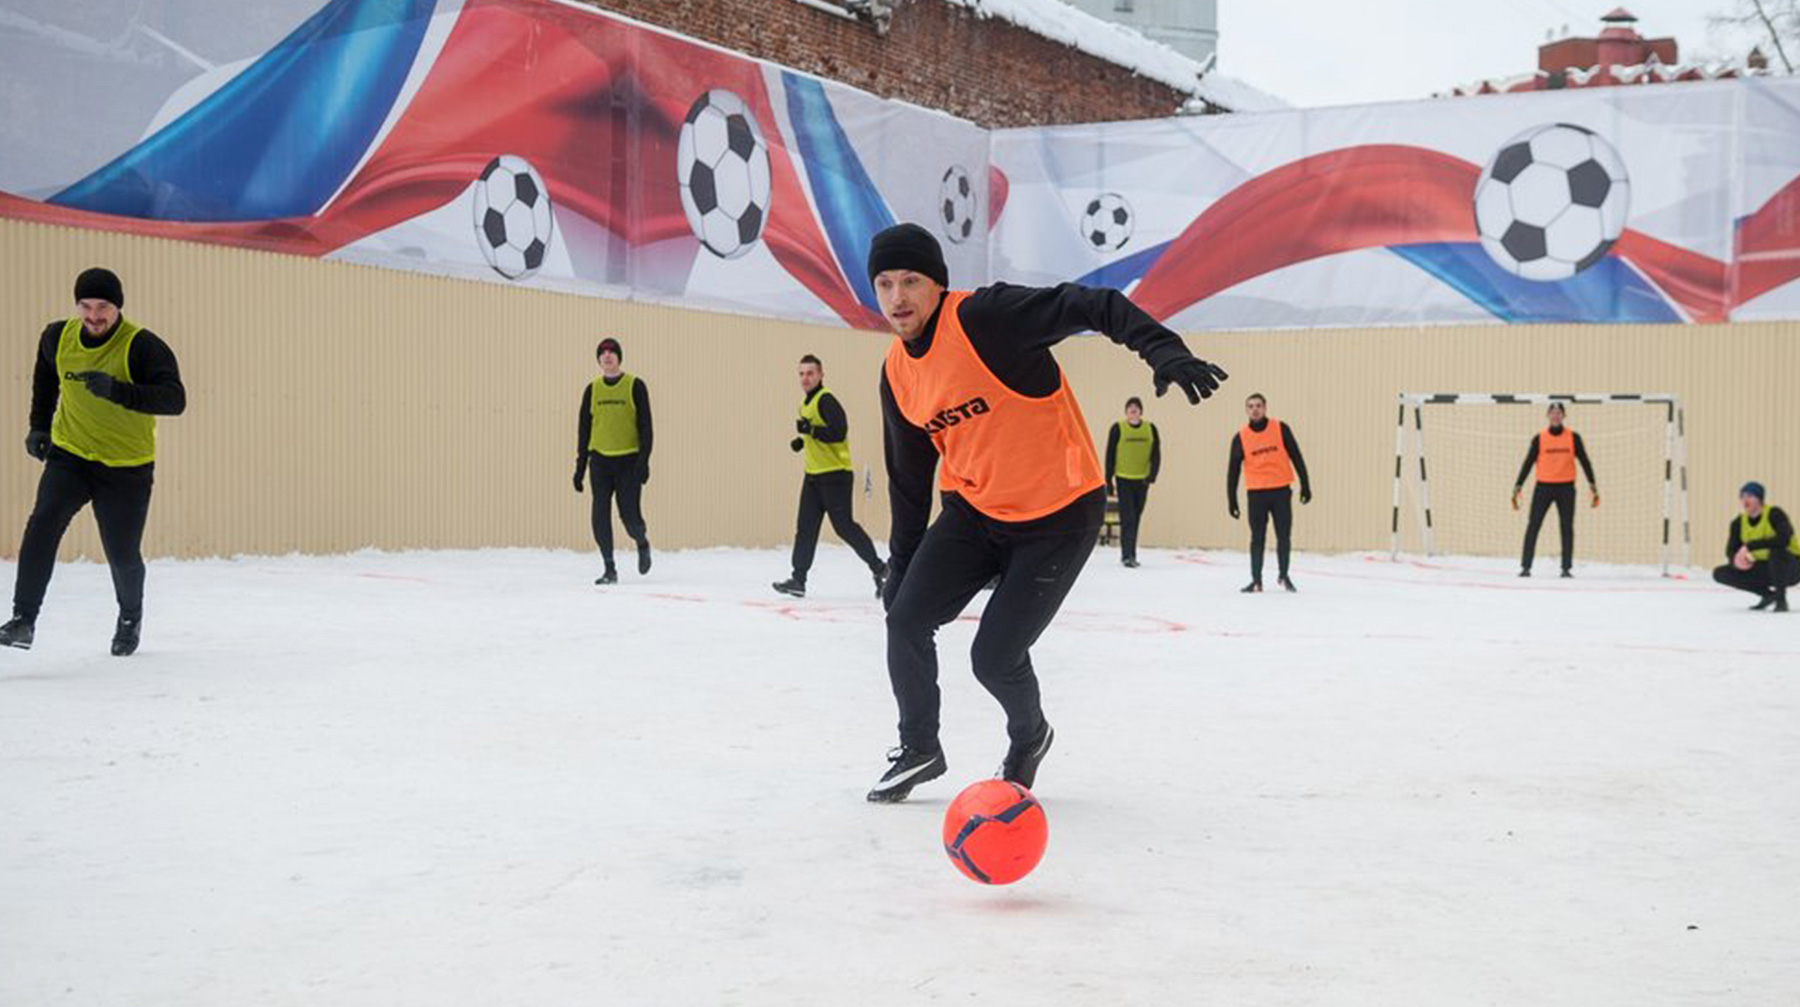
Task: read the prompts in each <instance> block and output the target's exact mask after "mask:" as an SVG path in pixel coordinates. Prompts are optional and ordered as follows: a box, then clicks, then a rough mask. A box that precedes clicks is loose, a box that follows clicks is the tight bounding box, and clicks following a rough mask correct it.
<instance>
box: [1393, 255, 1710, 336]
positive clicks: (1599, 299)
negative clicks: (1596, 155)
mask: <svg viewBox="0 0 1800 1007" xmlns="http://www.w3.org/2000/svg"><path fill="white" fill-rule="evenodd" d="M1389 251H1391V252H1393V253H1394V254H1395V255H1398V256H1400V257H1401V258H1403V259H1405V260H1407V261H1408V262H1411V263H1412V264H1414V265H1416V266H1418V267H1419V268H1420V269H1423V270H1425V271H1426V272H1427V273H1430V274H1431V275H1432V276H1435V277H1437V278H1438V279H1440V280H1442V281H1443V282H1445V283H1447V284H1449V285H1450V286H1452V287H1455V288H1456V289H1457V290H1458V291H1461V292H1462V294H1463V295H1464V296H1466V297H1468V298H1469V300H1471V301H1474V302H1475V303H1476V304H1479V305H1481V306H1482V308H1483V309H1485V310H1487V311H1488V312H1489V313H1491V314H1493V315H1494V317H1496V318H1499V319H1502V320H1504V321H1507V322H1679V321H1682V317H1681V315H1680V313H1679V312H1677V311H1676V310H1675V308H1674V306H1673V305H1671V304H1670V303H1669V302H1668V300H1667V299H1666V298H1664V297H1663V295H1662V294H1660V293H1658V292H1657V290H1656V288H1655V287H1652V286H1651V285H1650V284H1649V282H1648V281H1646V280H1645V279H1644V278H1643V277H1642V276H1640V275H1638V272H1637V270H1635V269H1632V268H1631V267H1630V266H1629V265H1627V264H1626V263H1624V262H1622V261H1620V260H1619V259H1617V258H1615V257H1613V256H1610V255H1609V256H1607V257H1606V258H1604V259H1601V260H1600V261H1599V262H1596V263H1594V264H1593V265H1592V266H1589V267H1588V268H1587V269H1584V270H1582V271H1581V272H1579V273H1577V274H1575V275H1574V276H1572V277H1570V278H1568V279H1566V280H1557V281H1553V282H1548V283H1545V282H1539V281H1536V280H1524V279H1520V278H1519V277H1517V276H1514V275H1513V274H1511V273H1509V272H1507V271H1506V270H1505V269H1502V268H1501V267H1500V265H1499V264H1498V263H1496V262H1494V260H1493V259H1491V258H1489V257H1488V254H1487V252H1485V251H1483V250H1482V248H1481V246H1480V245H1479V244H1474V243H1461V242H1459V243H1435V242H1434V243H1429V244H1418V245H1394V246H1392V247H1390V248H1389Z"/></svg>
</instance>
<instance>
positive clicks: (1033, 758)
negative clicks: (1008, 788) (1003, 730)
mask: <svg viewBox="0 0 1800 1007" xmlns="http://www.w3.org/2000/svg"><path fill="white" fill-rule="evenodd" d="M1055 741H1056V730H1055V729H1054V728H1052V727H1051V726H1050V722H1049V721H1045V722H1044V733H1043V734H1040V735H1038V738H1037V740H1036V741H1033V742H1032V743H1031V744H1029V745H1026V746H1025V747H1024V748H1022V749H1020V748H1010V749H1008V750H1007V752H1006V761H1005V762H1002V763H1001V764H1000V778H1001V779H1002V780H1005V781H1007V782H1008V783H1016V784H1018V785H1019V786H1021V787H1024V788H1025V789H1026V790H1030V789H1031V785H1032V784H1033V783H1035V782H1037V771H1038V763H1041V762H1043V761H1044V756H1046V755H1049V754H1050V746H1051V745H1052V744H1053V743H1054V742H1055Z"/></svg>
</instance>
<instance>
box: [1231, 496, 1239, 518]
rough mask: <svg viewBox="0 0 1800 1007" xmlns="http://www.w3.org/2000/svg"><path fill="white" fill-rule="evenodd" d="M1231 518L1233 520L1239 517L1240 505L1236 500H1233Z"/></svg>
mask: <svg viewBox="0 0 1800 1007" xmlns="http://www.w3.org/2000/svg"><path fill="white" fill-rule="evenodd" d="M1231 519H1232V520H1233V521H1236V520H1237V519H1238V506H1237V501H1236V500H1233V501H1231Z"/></svg>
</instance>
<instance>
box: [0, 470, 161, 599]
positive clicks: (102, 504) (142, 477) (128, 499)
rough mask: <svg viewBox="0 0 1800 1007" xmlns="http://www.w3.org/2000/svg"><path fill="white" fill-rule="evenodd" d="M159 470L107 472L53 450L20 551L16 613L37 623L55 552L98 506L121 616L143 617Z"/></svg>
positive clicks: (97, 518) (102, 539) (98, 520)
mask: <svg viewBox="0 0 1800 1007" xmlns="http://www.w3.org/2000/svg"><path fill="white" fill-rule="evenodd" d="M155 476H156V466H155V465H154V464H150V465H135V466H132V467H131V468H117V469H115V468H108V467H106V466H105V465H102V464H100V463H99V462H91V461H88V460H87V459H85V458H77V457H76V456H74V455H72V454H69V453H68V452H66V451H63V450H61V449H60V448H58V449H53V450H52V451H51V452H50V458H49V460H48V461H46V462H45V463H44V474H43V476H42V477H41V478H40V479H39V480H38V493H37V503H36V504H35V505H34V506H33V507H32V509H31V517H30V519H29V520H27V521H26V522H25V538H24V541H23V542H22V543H21V544H20V545H19V576H18V581H17V582H16V584H15V585H14V587H13V613H14V614H15V615H21V616H24V617H25V618H27V619H33V620H35V619H36V618H37V615H38V610H39V609H40V608H42V607H43V604H44V591H45V590H46V589H47V588H48V587H49V586H50V575H51V573H52V572H54V571H55V568H56V549H57V546H59V545H61V544H62V539H63V533H64V532H66V531H68V530H69V522H70V521H72V520H74V518H75V515H76V514H77V513H79V512H80V511H81V508H83V507H85V506H87V505H88V504H89V503H92V504H93V505H94V522H95V523H96V524H98V525H99V526H100V545H101V548H103V549H105V550H106V563H107V565H108V566H109V567H111V568H112V578H113V594H114V595H115V596H116V597H117V598H118V601H119V612H120V614H122V615H129V616H132V617H134V618H135V617H141V616H142V615H143V611H144V554H143V552H142V547H143V542H144V522H145V521H146V520H147V519H148V518H149V516H150V488H151V486H152V484H153V483H154V482H155V481H156V480H155Z"/></svg>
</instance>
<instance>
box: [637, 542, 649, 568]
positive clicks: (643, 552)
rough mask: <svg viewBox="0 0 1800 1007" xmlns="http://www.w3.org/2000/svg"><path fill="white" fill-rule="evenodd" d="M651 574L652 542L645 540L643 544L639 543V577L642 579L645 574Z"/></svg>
mask: <svg viewBox="0 0 1800 1007" xmlns="http://www.w3.org/2000/svg"><path fill="white" fill-rule="evenodd" d="M649 572H650V540H649V539H645V540H643V541H642V542H639V543H638V576H640V577H641V576H643V575H644V574H647V573H649Z"/></svg>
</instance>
